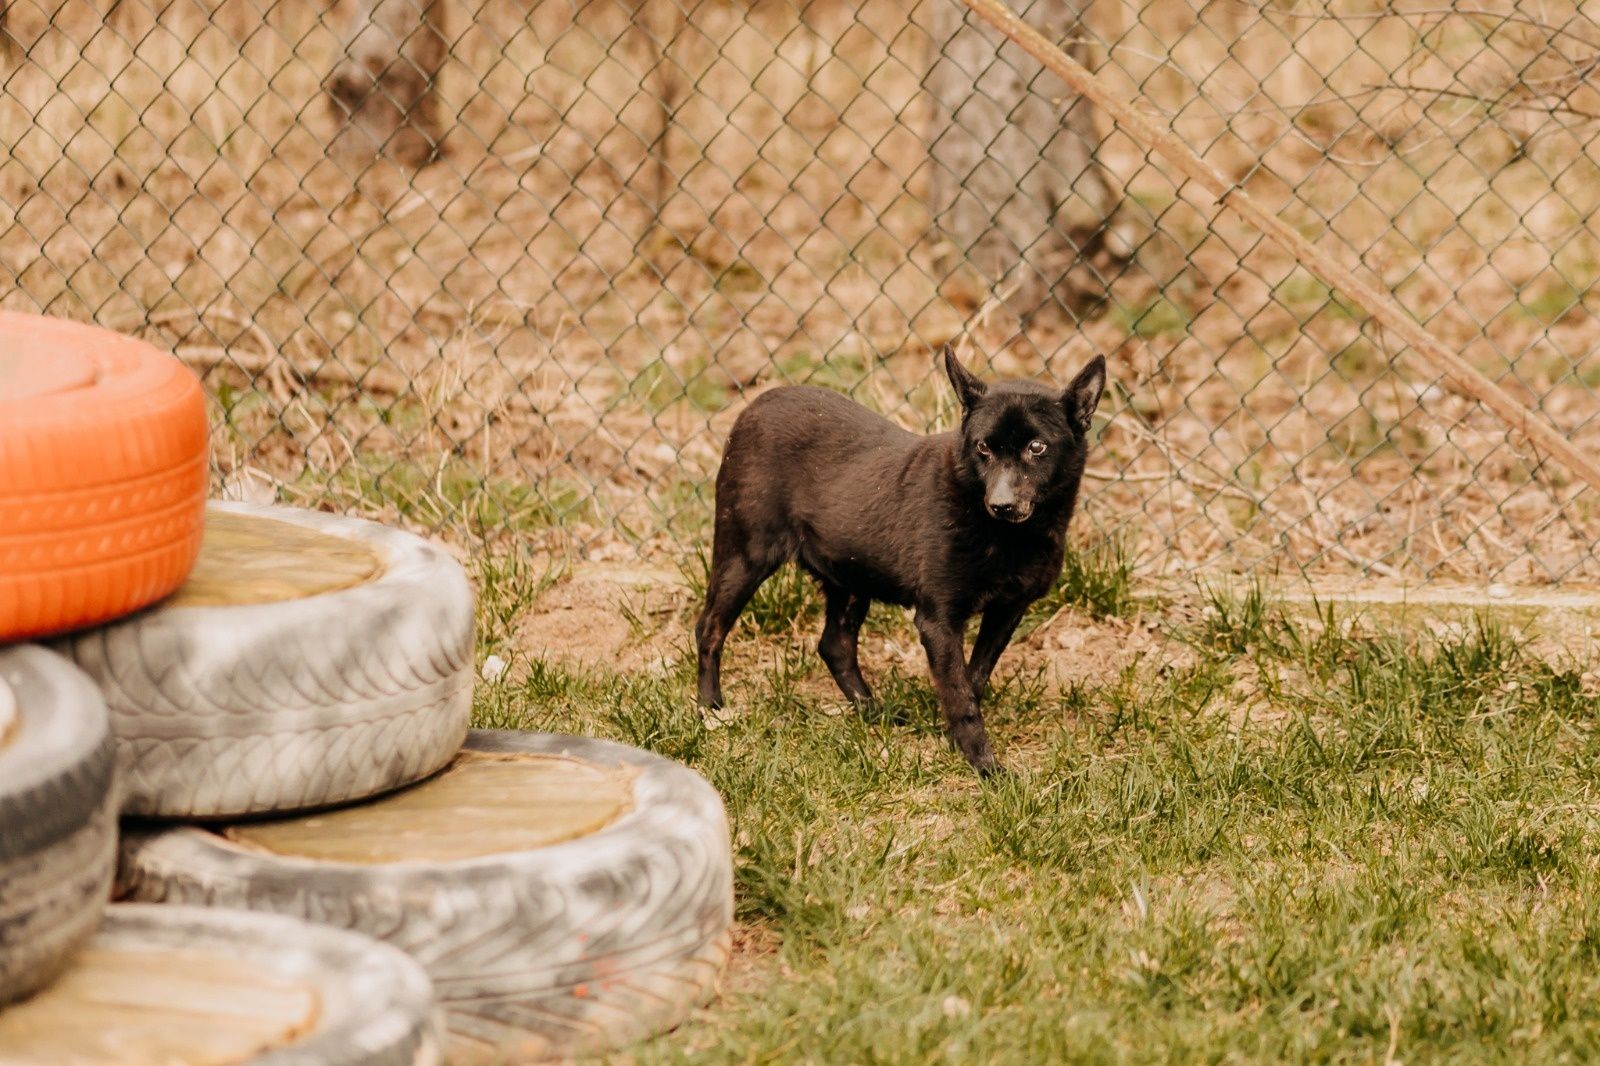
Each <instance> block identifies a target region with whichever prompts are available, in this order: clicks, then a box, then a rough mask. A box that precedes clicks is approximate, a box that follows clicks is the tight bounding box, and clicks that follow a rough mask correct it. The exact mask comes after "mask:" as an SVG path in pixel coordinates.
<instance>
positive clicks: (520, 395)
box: [0, 0, 1600, 584]
mask: <svg viewBox="0 0 1600 1066" xmlns="http://www.w3.org/2000/svg"><path fill="white" fill-rule="evenodd" d="M1024 10H1025V13H1026V15H1027V17H1028V18H1029V20H1030V21H1032V22H1033V23H1034V24H1035V25H1037V26H1039V27H1040V28H1041V29H1043V30H1045V31H1046V33H1047V34H1048V35H1050V36H1052V37H1053V38H1055V39H1057V40H1063V41H1068V42H1071V47H1072V49H1073V51H1074V53H1075V54H1076V55H1077V56H1078V57H1079V58H1080V59H1082V60H1084V61H1085V62H1087V63H1089V64H1090V65H1091V66H1092V67H1094V68H1095V69H1096V70H1098V71H1099V72H1100V73H1101V74H1102V76H1104V77H1105V78H1107V79H1109V80H1110V81H1111V82H1112V84H1114V85H1115V86H1117V87H1118V89H1119V91H1121V92H1123V93H1125V94H1127V95H1128V96H1130V97H1137V98H1139V99H1140V100H1141V101H1143V103H1144V105H1146V106H1149V107H1151V108H1154V109H1157V110H1159V112H1160V113H1161V114H1162V115H1163V116H1164V118H1165V119H1166V120H1167V121H1169V122H1170V124H1171V125H1172V127H1173V128H1174V130H1175V131H1176V132H1177V134H1178V135H1179V136H1180V137H1181V138H1182V139H1183V140H1184V141H1185V142H1187V143H1188V144H1190V145H1191V146H1193V147H1194V148H1196V149H1197V150H1198V151H1200V152H1201V153H1202V154H1203V155H1204V156H1205V157H1206V158H1207V159H1208V160H1209V161H1210V162H1211V163H1213V164H1214V165H1216V166H1218V167H1220V168H1221V169H1222V170H1223V171H1224V172H1225V173H1226V174H1228V175H1229V176H1230V177H1231V178H1232V179H1233V180H1235V181H1236V182H1238V183H1239V184H1240V185H1242V186H1244V187H1245V188H1247V189H1248V190H1249V191H1250V192H1251V193H1252V195H1254V196H1256V197H1259V198H1261V199H1263V200H1266V201H1269V202H1271V203H1273V204H1275V205H1276V206H1277V207H1278V209H1279V210H1280V211H1281V212H1282V214H1283V216H1284V217H1285V218H1286V219H1288V220H1290V221H1292V222H1293V224H1294V225H1296V226H1297V227H1298V228H1300V229H1301V230H1302V232H1304V233H1306V234H1307V235H1308V236H1311V237H1313V238H1314V239H1315V240H1316V241H1317V242H1318V243H1319V244H1321V245H1322V246H1323V247H1324V248H1326V249H1329V250H1331V251H1333V252H1334V253H1335V254H1336V255H1337V256H1338V257H1339V258H1340V259H1341V260H1342V261H1344V262H1345V263H1347V264H1349V265H1353V266H1354V265H1359V266H1362V267H1364V268H1365V269H1367V270H1369V271H1371V272H1372V273H1373V274H1374V275H1375V276H1376V277H1378V278H1379V279H1381V281H1382V282H1383V283H1384V284H1385V285H1386V286H1387V287H1388V288H1389V289H1391V290H1392V291H1393V292H1394V293H1395V294H1396V295H1397V296H1398V298H1399V299H1400V300H1401V301H1402V302H1403V303H1404V305H1405V306H1406V307H1407V308H1408V309H1409V310H1410V311H1411V312H1412V313H1414V314H1415V315H1416V316H1417V317H1418V318H1419V320H1421V321H1424V322H1426V323H1427V324H1428V327H1429V328H1430V329H1431V330H1433V331H1434V332H1435V333H1436V335H1438V336H1439V337H1440V338H1441V339H1444V340H1446V341H1447V342H1448V343H1449V344H1451V345H1452V346H1453V347H1455V348H1456V349H1457V350H1459V351H1460V352H1462V353H1463V354H1464V355H1465V356H1466V357H1468V358H1469V359H1470V360H1471V361H1472V362H1473V363H1474V364H1475V365H1477V366H1479V367H1480V368H1481V369H1483V370H1484V371H1485V372H1486V373H1488V374H1489V375H1490V376H1491V377H1493V378H1494V379H1496V380H1497V381H1499V382H1500V383H1501V384H1502V386H1504V387H1505V388H1507V389H1508V390H1510V391H1511V392H1512V393H1513V394H1514V395H1516V396H1517V397H1518V398H1520V399H1522V400H1524V401H1525V402H1527V403H1529V404H1530V405H1531V406H1533V407H1534V408H1535V409H1536V410H1537V411H1539V412H1540V413H1541V414H1542V415H1543V416H1544V417H1547V418H1549V419H1550V420H1552V421H1553V422H1554V423H1555V424H1557V425H1558V426H1560V427H1561V428H1562V429H1563V431H1565V432H1567V433H1569V434H1570V435H1571V436H1572V437H1573V439H1575V440H1577V441H1580V442H1584V441H1593V442H1595V443H1596V444H1597V445H1600V425H1597V423H1596V415H1597V413H1600V408H1597V396H1596V391H1595V387H1596V385H1597V384H1600V354H1597V352H1596V342H1597V339H1600V320H1597V319H1596V317H1595V315H1594V306H1593V298H1592V297H1591V296H1590V289H1591V287H1592V286H1593V284H1594V282H1595V280H1596V278H1597V277H1600V240H1597V234H1596V229H1595V225H1594V212H1595V208H1596V203H1597V201H1600V168H1597V165H1596V164H1597V159H1600V142H1597V139H1596V137H1597V132H1600V131H1597V129H1596V122H1597V121H1600V95H1597V93H1596V90H1595V70H1596V64H1597V63H1600V9H1597V8H1596V6H1595V4H1593V3H1589V2H1577V3H1575V2H1572V0H1552V2H1548V3H1535V2H1532V0H1517V2H1514V3H1511V2H1505V0H1453V2H1451V3H1447V4H1441V3H1439V0H1416V2H1411V3H1407V2H1378V0H1334V2H1324V0H1317V2H1311V3H1301V2H1298V0H1283V2H1274V3H1262V2H1260V0H1254V2H1239V0H1213V2H1205V0H1120V2H1119V0H1100V2H1097V3H1094V4H1090V5H1087V6H1082V7H1079V6H1078V5H1076V4H1075V3H1073V2H1070V0H1033V2H1032V3H1031V4H1030V5H1027V6H1026V7H1025V8H1024ZM0 11H3V12H4V15H3V18H4V26H5V37H4V39H3V44H0V140H3V142H4V146H5V154H4V156H3V158H0V206H3V207H4V208H5V211H6V213H5V215H4V217H0V306H4V307H7V308H11V309H20V310H40V311H47V312H50V313H53V314H59V315H64V316H68V317H73V318H78V319H85V320H92V321H96V322H99V323H101V324H103V325H107V326H111V327H114V328H117V329H120V330H124V331H127V332H132V333H136V334H140V335H143V336H145V337H147V338H149V339H150V340H152V341H154V342H156V343H158V344H161V345H164V346H166V347H168V348H170V349H172V350H174V351H176V352H178V353H179V354H180V356H181V357H182V358H184V359H185V360H187V361H188V362H189V363H190V364H191V365H192V366H194V367H195V368H196V369H197V370H198V371H199V372H201V373H202V375H203V376H204V378H205V381H206V383H207V385H208V387H209V390H210V392H211V394H212V395H213V396H214V398H215V419H216V433H215V438H214V440H215V444H214V451H215V468H216V477H217V479H218V486H217V487H218V490H219V491H220V492H225V493H229V494H232V495H236V496H246V497H257V496H267V497H276V498H278V499H284V500H289V501H296V502H306V503H315V504H317V505H322V506H334V507H339V508H347V509H352V510H361V511H367V512H373V511H376V512H379V513H389V514H391V515H392V516H394V517H398V518H401V519H403V520H405V521H408V522H412V523H415V524H418V525H422V526H427V527H431V528H438V529H454V530H458V531H460V530H467V531H471V532H473V533H481V534H486V535H490V536H501V535H511V536H516V537H519V538H522V539H524V540H528V541H531V542H533V543H536V544H540V545H544V546H549V547H563V548H574V549H578V550H581V551H583V552H585V553H588V554H590V555H593V556H598V557H602V558H605V557H612V558H616V557H634V556H641V555H642V556H668V555H671V556H674V557H681V556H682V555H683V554H684V553H685V552H686V551H693V550H695V549H696V547H697V546H699V545H702V544H704V543H705V541H706V539H707V537H708V536H709V517H710V497H711V483H712V479H713V477H714V474H715V469H716V464H717V459H718V455H719V451H720V447H721V442H722V440H723V438H724V436H725V434H726V432H727V429H728V426H729V425H730V423H731V421H732V419H733V418H734V417H735V416H736V415H737V413H738V412H739V410H741V409H742V408H743V406H744V405H745V404H746V403H747V402H748V401H749V399H750V398H751V397H752V396H753V395H755V394H757V393H758V392H760V391H761V390H763V389H766V388H769V387H772V386H774V385H776V384H779V383H783V382H813V383H817V384H822V385H827V386H831V387H835V388H839V389H843V390H846V391H848V392H850V393H851V394H852V395H854V396H856V397H857V398H858V399H860V400H861V401H862V402H864V403H867V404H868V405H870V406H873V407H875V408H877V409H879V410H881V411H883V412H884V413H886V414H888V415H889V416H891V417H893V418H895V419H897V420H899V421H901V422H902V423H903V424H906V425H908V426H912V427H916V428H931V427H935V426H940V425H949V424H950V423H951V421H952V419H953V416H954V411H953V403H952V401H951V399H950V397H949V395H948V389H947V387H946V385H945V384H944V382H943V381H942V379H941V378H940V376H939V375H938V373H937V371H936V369H935V363H934V362H933V360H932V356H933V354H934V353H935V352H936V351H937V349H938V347H939V346H940V345H942V344H944V343H945V342H947V341H953V342H955V343H956V344H957V346H958V349H959V350H960V351H962V352H963V353H964V354H965V356H966V358H967V360H968V362H969V364H970V365H973V366H975V367H978V368H979V369H981V370H984V371H985V372H990V373H999V374H1027V375H1039V376H1046V377H1052V378H1055V379H1057V380H1059V381H1065V380H1066V379H1067V377H1069V376H1070V375H1071V373H1072V372H1073V371H1074V370H1075V369H1076V368H1077V367H1078V366H1079V365H1080V364H1081V363H1082V362H1083V360H1085V359H1086V358H1087V357H1088V356H1089V355H1090V354H1091V353H1093V352H1095V351H1103V352H1105V353H1106V354H1107V355H1108V357H1109V358H1110V361H1111V365H1112V375H1113V381H1112V391H1111V395H1110V396H1109V398H1108V400H1107V402H1106V403H1105V404H1104V405H1103V406H1102V409H1101V415H1100V425H1099V430H1098V431H1099V435H1100V436H1099V444H1098V449H1097V451H1096V452H1095V454H1094V457H1093V459H1092V461H1091V468H1090V471H1089V474H1088V477H1089V482H1088V484H1087V490H1088V491H1087V499H1086V503H1085V505H1084V506H1085V512H1084V513H1085V516H1086V518H1085V520H1084V522H1083V525H1082V530H1083V535H1105V536H1111V537H1115V538H1118V539H1119V540H1121V541H1122V542H1124V543H1125V544H1126V545H1127V547H1128V549H1129V551H1130V552H1131V553H1132V555H1133V557H1134V558H1135V559H1136V560H1137V562H1138V564H1139V566H1141V567H1142V568H1143V569H1144V570H1145V571H1146V572H1148V573H1152V574H1168V575H1171V574H1183V573H1187V572H1190V571H1195V570H1205V569H1216V568H1222V569H1228V570H1235V571H1243V570H1251V569H1257V568H1267V569H1270V570H1273V571H1278V572H1291V573H1292V572H1299V571H1305V572H1308V573H1313V574H1319V575H1326V576H1329V577H1346V578H1376V579H1380V580H1406V581H1421V580H1433V579H1462V580H1468V581H1475V582H1484V581H1498V582H1507V583H1535V584H1537V583H1546V582H1556V581H1566V582H1572V581H1584V580H1592V579H1594V578H1595V577H1596V576H1597V574H1596V571H1597V565H1596V563H1595V561H1594V551H1593V549H1594V545H1595V541H1596V538H1597V536H1600V520H1597V516H1596V515H1595V504H1594V501H1593V499H1592V498H1591V496H1589V495H1583V494H1581V493H1580V491H1579V486H1578V484H1577V483H1576V482H1575V481H1574V480H1573V479H1571V478H1570V477H1569V476H1568V475H1567V474H1566V473H1565V472H1564V471H1562V470H1561V469H1559V468H1558V467H1556V466H1554V464H1546V463H1544V462H1543V461H1542V457H1541V456H1540V455H1539V454H1537V453H1536V451H1534V450H1533V449H1532V448H1531V447H1530V446H1529V445H1528V444H1527V443H1526V442H1525V441H1522V440H1521V439H1516V438H1512V437H1510V436H1508V434H1507V433H1506V431H1505V430H1504V429H1503V427H1502V426H1501V425H1500V424H1498V423H1497V422H1495V421H1494V420H1493V418H1492V417H1491V416H1489V415H1488V414H1487V413H1486V412H1484V411H1482V410H1480V409H1479V408H1478V407H1477V406H1476V405H1475V403H1473V402H1471V401H1470V400H1468V399H1466V398H1464V397H1462V396H1459V395H1456V394H1455V393H1453V392H1452V391H1451V390H1450V389H1449V388H1448V386H1447V385H1446V384H1445V383H1443V382H1441V381H1439V380H1437V379H1436V378H1435V377H1434V376H1433V375H1432V374H1431V373H1430V372H1429V371H1428V370H1427V368H1426V367H1425V366H1424V365H1422V364H1420V362H1419V361H1417V360H1415V359H1413V358H1410V357H1408V356H1407V354H1406V353H1405V352H1404V351H1403V350H1400V349H1399V347H1398V346H1397V345H1396V344H1394V343H1392V342H1391V339H1390V338H1388V337H1386V336H1385V335H1384V333H1383V332H1382V330H1381V329H1380V328H1379V327H1378V326H1377V325H1376V324H1375V323H1372V322H1370V321H1369V320H1368V319H1367V318H1366V316H1365V315H1364V314H1363V313H1362V312H1360V311H1359V310H1358V309H1356V308H1355V307H1353V306H1351V305H1350V304H1348V303H1347V302H1345V301H1343V300H1342V299H1341V298H1340V297H1339V295H1338V294H1337V293H1334V292H1330V291H1329V290H1328V289H1327V288H1326V287H1325V286H1323V285H1322V284H1321V283H1320V282H1318V281H1316V280H1315V279H1314V278H1313V277H1312V276H1311V275H1310V274H1308V273H1307V272H1306V271H1304V270H1303V269H1300V268H1298V267H1297V265H1296V264H1295V263H1294V262H1292V261H1290V260H1289V259H1288V258H1287V257H1286V256H1285V255H1284V254H1283V253H1282V252H1280V251H1279V250H1277V249H1276V248H1274V247H1272V246H1270V245H1267V244H1265V243H1263V242H1262V241H1261V239H1260V237H1259V235H1258V234H1256V233H1253V232H1251V231H1249V230H1247V229H1245V228H1243V227H1242V226H1241V225H1240V224H1239V223H1237V222H1236V221H1234V220H1233V219H1232V218H1230V217H1228V216H1226V215H1222V214H1219V213H1218V211H1217V210H1216V208H1215V205H1214V204H1212V203H1210V202H1209V198H1208V197H1206V196H1205V195H1204V194H1203V193H1195V192H1193V190H1191V189H1188V188H1186V187H1184V186H1183V185H1182V184H1181V183H1179V182H1177V181H1175V179H1174V177H1173V175H1172V174H1171V172H1170V171H1169V170H1168V169H1166V168H1164V167H1163V166H1162V165H1161V164H1160V162H1159V161H1158V160H1157V161H1153V160H1152V159H1150V158H1149V157H1147V155H1146V154H1145V153H1144V152H1143V151H1142V150H1141V149H1140V148H1139V147H1138V146H1137V145H1135V144H1134V143H1133V142H1132V141H1131V140H1129V139H1128V138H1127V137H1125V136H1124V135H1122V134H1120V133H1118V132H1117V131H1116V130H1114V129H1112V128H1111V127H1110V125H1109V123H1107V122H1106V121H1105V119H1104V117H1103V116H1102V115H1100V114H1098V113H1097V112H1096V110H1095V109H1094V108H1093V107H1091V106H1089V105H1088V104H1086V103H1085V102H1083V101H1081V100H1076V99H1074V98H1072V97H1070V95H1069V94H1068V93H1067V90H1066V89H1065V87H1063V86H1062V85H1060V84H1059V83H1057V82H1055V81H1054V80H1053V79H1052V78H1050V77H1049V76H1046V75H1042V74H1041V73H1040V72H1039V70H1038V68H1037V66H1036V65H1035V64H1033V62H1032V61H1031V60H1029V59H1027V57H1025V56H1023V55H1022V54H1021V53H1020V52H1018V51H1016V50H1015V48H1014V46H1011V45H1006V46H1005V47H1001V44H1000V39H999V37H998V36H997V35H995V34H994V33H992V32H990V31H989V30H988V29H986V28H984V27H983V26H981V25H980V24H979V23H978V22H977V20H976V18H975V17H969V16H966V13H965V8H964V7H962V6H961V5H960V4H959V3H958V2H957V0H920V2H918V3H915V4H902V3H893V2H889V0H861V2H859V3H845V2H835V0H814V2H810V3H793V2H770V0H756V2H752V3H730V2H723V0H636V2H634V3H616V2H605V0H595V2H588V3H573V2H557V0H344V2H341V3H338V4H325V3H317V2H308V0H281V2H276V3H273V2H270V0H10V2H9V3H7V2H5V0H0Z"/></svg>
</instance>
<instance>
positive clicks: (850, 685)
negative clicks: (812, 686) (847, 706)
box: [817, 581, 872, 707]
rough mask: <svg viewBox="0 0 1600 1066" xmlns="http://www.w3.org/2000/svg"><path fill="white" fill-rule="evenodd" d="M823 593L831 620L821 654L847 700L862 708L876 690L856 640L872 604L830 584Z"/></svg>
mask: <svg viewBox="0 0 1600 1066" xmlns="http://www.w3.org/2000/svg"><path fill="white" fill-rule="evenodd" d="M822 592H823V594H824V595H825V596H826V597H827V599H828V608H827V611H828V620H827V622H826V624H824V625H823V627H822V640H821V642H820V643H818V645H817V654H818V655H821V656H822V661H823V662H825V663H827V664H828V672H829V673H830V674H832V675H833V680H834V681H835V682H836V683H837V684H838V686H839V691H840V692H843V693H844V697H845V699H847V700H849V701H850V702H851V703H852V704H854V705H856V706H858V707H859V706H860V705H862V704H864V703H867V702H869V701H871V699H872V689H870V688H868V687H867V681H866V679H865V678H864V677H862V676H861V664H860V663H859V662H858V661H857V660H856V638H857V636H858V635H859V634H860V632H861V623H862V622H863V621H865V620H866V617H867V610H868V608H870V607H871V606H872V601H871V600H869V599H868V598H867V597H865V596H861V595H858V594H856V593H854V592H851V591H849V590H848V589H846V588H844V587H842V586H840V585H835V584H833V583H832V582H829V581H824V582H823V583H822Z"/></svg>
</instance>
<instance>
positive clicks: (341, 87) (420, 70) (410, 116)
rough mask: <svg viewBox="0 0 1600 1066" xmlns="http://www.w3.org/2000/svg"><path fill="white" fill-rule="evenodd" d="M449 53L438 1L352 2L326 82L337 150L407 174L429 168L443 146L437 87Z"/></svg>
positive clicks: (377, 0) (389, 0)
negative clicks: (339, 125)
mask: <svg viewBox="0 0 1600 1066" xmlns="http://www.w3.org/2000/svg"><path fill="white" fill-rule="evenodd" d="M449 52H450V46H449V38H448V37H447V36H446V35H445V27H444V0H358V2H357V4H356V12H355V17H354V19H353V20H352V21H351V24H350V28H349V30H348V32H347V33H346V34H345V37H344V55H343V56H342V57H341V58H340V60H339V62H338V63H337V64H336V65H335V66H334V69H333V71H332V73H330V74H329V76H328V95H329V97H330V98H331V100H332V102H333V108H334V114H335V115H336V116H337V117H339V118H340V119H341V120H342V121H343V123H344V129H343V131H342V132H341V135H340V141H341V142H343V143H342V145H341V147H348V148H349V149H350V150H351V151H352V152H353V153H354V154H356V155H357V156H358V157H359V156H362V155H364V156H366V157H369V158H370V157H371V156H372V155H374V154H377V155H381V156H383V157H385V158H388V159H391V160H393V161H395V162H397V163H402V164H404V165H406V166H422V165H424V164H425V163H428V162H430V161H431V160H432V159H433V158H434V157H435V156H436V155H437V154H438V152H439V146H440V144H441V143H442V142H443V141H444V134H445V127H444V123H443V121H442V120H441V117H440V113H439V112H440V107H439V98H438V93H437V87H438V81H439V71H440V70H441V69H443V67H444V62H445V59H446V57H447V56H448V55H449Z"/></svg>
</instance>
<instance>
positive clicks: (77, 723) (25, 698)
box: [0, 645, 117, 1004]
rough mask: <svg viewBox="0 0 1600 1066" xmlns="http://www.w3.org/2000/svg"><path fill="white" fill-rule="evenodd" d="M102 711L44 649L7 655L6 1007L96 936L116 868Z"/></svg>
mask: <svg viewBox="0 0 1600 1066" xmlns="http://www.w3.org/2000/svg"><path fill="white" fill-rule="evenodd" d="M113 766H114V755H113V751H112V744H111V732H110V728H109V725H108V722H107V718H106V707H105V702H104V701H103V700H102V699H101V698H100V693H99V691H98V690H97V689H96V688H95V687H94V685H93V684H92V683H91V682H90V681H89V679H88V678H87V677H85V676H84V675H83V672H82V671H80V670H78V669H77V668H76V667H74V666H73V665H72V664H71V663H69V662H67V661H66V660H65V659H63V658H61V657H60V656H59V655H55V654H53V653H52V652H49V651H47V650H45V649H44V648H41V647H37V646H33V645H19V646H15V647H10V648H0V1004H5V1003H9V1002H11V1001H12V1000H15V999H18V998H20V997H22V996H25V995H27V994H28V993H29V992H32V991H33V990H34V989H36V988H38V987H40V986H41V985H43V984H45V983H46V982H48V981H49V980H50V979H51V978H52V977H54V976H55V975H56V974H57V973H58V972H60V970H61V968H62V967H63V966H65V965H66V962H67V959H68V957H69V956H70V955H71V953H72V952H73V950H74V949H76V948H77V947H78V946H79V945H80V944H82V943H83V941H84V940H86V939H88V937H89V935H90V934H91V933H93V932H94V928H95V925H96V924H97V923H98V922H99V920H100V914H101V912H102V911H103V910H104V909H105V904H106V898H107V896H108V893H109V890H110V887H111V879H112V874H113V871H114V870H115V865H116V835H117V834H116V830H117V823H116V810H117V796H116V793H115V791H114V789H113V781H112V772H113Z"/></svg>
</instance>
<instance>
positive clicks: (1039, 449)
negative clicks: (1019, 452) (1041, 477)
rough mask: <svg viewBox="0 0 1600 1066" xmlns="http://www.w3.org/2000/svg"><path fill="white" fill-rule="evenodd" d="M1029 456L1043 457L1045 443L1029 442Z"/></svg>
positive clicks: (1039, 441) (1038, 441)
mask: <svg viewBox="0 0 1600 1066" xmlns="http://www.w3.org/2000/svg"><path fill="white" fill-rule="evenodd" d="M1028 454H1029V455H1043V454H1044V441H1042V440H1033V441H1029V442H1028Z"/></svg>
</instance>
